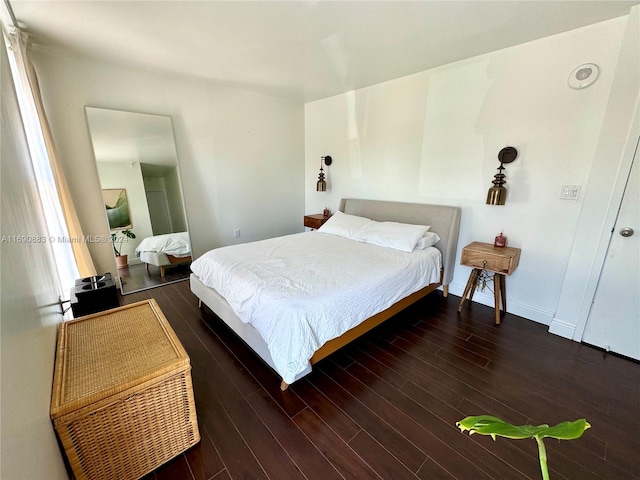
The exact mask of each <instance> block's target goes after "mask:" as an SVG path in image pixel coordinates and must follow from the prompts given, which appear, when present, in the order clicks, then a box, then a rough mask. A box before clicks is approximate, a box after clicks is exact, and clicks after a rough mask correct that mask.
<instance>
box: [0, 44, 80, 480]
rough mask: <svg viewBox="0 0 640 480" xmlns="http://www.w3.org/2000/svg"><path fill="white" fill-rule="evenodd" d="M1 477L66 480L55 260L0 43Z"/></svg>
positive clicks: (6, 479)
mask: <svg viewBox="0 0 640 480" xmlns="http://www.w3.org/2000/svg"><path fill="white" fill-rule="evenodd" d="M0 56H1V57H2V61H1V63H0V75H1V80H0V86H1V88H0V92H1V96H2V114H1V115H0V119H1V120H2V124H1V126H0V139H1V150H0V181H1V186H0V191H1V192H2V197H1V203H0V236H1V237H2V238H3V241H2V242H1V243H0V259H1V261H2V263H1V268H0V274H1V275H0V320H1V321H0V336H1V343H0V403H1V405H2V408H0V412H1V419H0V424H2V430H1V432H2V435H1V440H0V443H1V444H2V448H1V449H0V452H1V453H0V478H2V479H3V480H21V479H44V478H46V479H50V480H55V479H65V478H68V476H67V473H66V470H65V467H64V463H63V461H62V455H61V454H60V450H59V448H58V444H57V442H56V438H55V433H54V430H53V426H52V424H51V420H50V419H49V404H50V400H51V386H52V379H53V366H54V358H55V347H56V332H57V326H58V324H59V323H60V322H61V321H62V315H61V314H60V307H59V306H58V305H57V303H56V302H57V300H58V295H59V294H61V293H62V290H61V288H60V282H59V280H58V278H57V275H56V274H55V259H54V255H53V252H52V250H51V244H50V243H48V242H38V241H35V242H27V243H22V242H20V243H18V242H16V241H13V240H12V239H15V238H16V237H20V238H22V237H23V236H24V237H29V236H30V237H31V238H32V239H33V238H42V236H45V237H48V233H47V228H46V226H45V224H44V216H43V213H42V208H41V205H40V203H39V200H38V198H39V195H38V192H37V191H34V190H36V185H35V182H36V180H35V178H34V174H33V167H32V166H31V163H30V158H29V153H28V147H27V145H26V140H25V138H24V131H23V130H22V124H21V121H20V113H19V112H18V110H17V108H18V107H17V103H16V101H15V93H14V91H13V86H12V84H11V79H10V73H9V65H8V63H7V53H6V50H5V47H4V42H3V41H1V40H0Z"/></svg>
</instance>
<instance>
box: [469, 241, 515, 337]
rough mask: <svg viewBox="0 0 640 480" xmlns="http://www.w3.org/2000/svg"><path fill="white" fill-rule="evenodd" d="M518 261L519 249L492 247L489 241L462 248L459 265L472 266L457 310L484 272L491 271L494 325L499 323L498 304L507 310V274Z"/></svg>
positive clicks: (510, 272)
mask: <svg viewBox="0 0 640 480" xmlns="http://www.w3.org/2000/svg"><path fill="white" fill-rule="evenodd" d="M519 262H520V249H519V248H513V247H494V246H493V245H492V244H491V243H482V242H473V243H470V244H469V245H467V246H466V247H464V248H463V249H462V258H461V259H460V264H461V265H466V266H467V267H472V268H473V270H472V271H471V275H469V280H468V281H467V286H466V287H465V289H464V293H463V294H462V300H460V305H458V312H460V311H461V310H462V305H463V304H464V301H465V300H466V299H467V296H469V300H470V301H471V300H472V299H473V293H474V292H475V291H476V288H477V287H478V281H479V279H481V278H482V275H484V273H485V272H493V297H494V302H495V314H496V325H499V324H500V304H501V303H502V310H503V311H504V312H505V313H506V312H507V282H506V277H507V275H511V274H512V273H513V272H514V271H515V269H516V268H518V263H519Z"/></svg>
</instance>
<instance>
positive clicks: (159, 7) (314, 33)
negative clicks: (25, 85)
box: [9, 0, 640, 101]
mask: <svg viewBox="0 0 640 480" xmlns="http://www.w3.org/2000/svg"><path fill="white" fill-rule="evenodd" d="M9 3H10V6H11V7H12V9H13V12H14V14H15V17H16V18H17V20H18V24H19V26H20V27H22V28H23V29H24V30H26V31H27V32H29V33H31V34H32V36H33V41H34V43H36V44H39V45H42V46H46V47H56V48H61V49H66V50H70V51H73V52H75V53H77V54H80V55H84V56H88V57H92V58H96V59H101V60H104V61H108V62H115V63H118V64H123V65H135V66H137V67H141V68H149V69H158V70H162V71H166V72H174V73H179V74H182V75H189V76H194V77H200V78H206V79H210V80H215V81H218V82H222V83H224V84H228V85H233V86H236V87H242V88H250V89H257V90H260V91H263V92H266V93H270V94H275V95H279V96H284V97H288V98H292V99H295V100H298V101H312V100H316V99H319V98H323V97H327V96H331V95H335V94H338V93H343V92H345V91H349V90H352V89H356V88H362V87H365V86H369V85H373V84H376V83H380V82H384V81H387V80H391V79H393V78H398V77H401V76H404V75H409V74H412V73H416V72H419V71H422V70H427V69H429V68H433V67H437V66H440V65H444V64H447V63H451V62H454V61H457V60H461V59H464V58H469V57H473V56H476V55H479V54H482V53H487V52H491V51H494V50H499V49H502V48H506V47H510V46H513V45H517V44H521V43H525V42H528V41H531V40H535V39H538V38H542V37H545V36H549V35H553V34H557V33H560V32H564V31H568V30H571V29H574V28H579V27H582V26H585V25H588V24H592V23H597V22H600V21H604V20H608V19H611V18H615V17H619V16H623V15H626V14H628V13H629V10H630V8H631V6H632V5H634V4H637V3H640V0H633V1H626V0H625V1H617V0H607V1H581V0H570V1H560V0H558V1H526V0H521V1H520V0H511V1H451V0H449V1H402V0H396V1H367V0H360V1H323V0H316V1H308V0H299V1H237V0H236V1H188V0H181V1H141V2H138V1H93V0H90V1H82V0H80V1H78V0H74V1H57V0H46V1H32V0H9Z"/></svg>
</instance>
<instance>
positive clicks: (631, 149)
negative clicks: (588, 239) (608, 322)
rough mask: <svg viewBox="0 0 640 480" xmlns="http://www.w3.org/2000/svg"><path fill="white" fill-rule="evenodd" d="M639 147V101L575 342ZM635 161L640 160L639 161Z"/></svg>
mask: <svg viewBox="0 0 640 480" xmlns="http://www.w3.org/2000/svg"><path fill="white" fill-rule="evenodd" d="M638 148H640V100H639V101H638V102H636V108H635V114H634V118H633V124H632V126H631V129H630V130H629V135H628V136H627V142H626V145H625V148H624V153H623V155H622V158H621V161H620V163H619V164H618V171H617V174H616V180H615V184H614V186H613V189H612V191H611V196H610V198H609V204H608V207H607V213H606V217H605V222H604V225H603V227H604V228H602V234H601V235H600V238H599V240H598V247H597V250H596V251H597V254H596V256H595V258H594V266H595V265H597V268H594V269H593V271H592V273H593V275H591V276H590V277H589V279H588V282H587V285H586V289H585V295H584V297H583V299H582V302H581V304H580V310H579V314H578V318H577V322H576V326H575V330H574V332H573V340H575V341H578V342H580V341H582V337H583V335H584V331H585V329H586V328H587V321H588V320H589V313H590V312H591V306H592V305H593V302H594V301H595V296H596V291H597V289H598V283H599V282H600V276H601V275H602V269H603V268H604V264H605V262H606V260H607V253H608V251H609V244H610V243H611V238H612V237H613V235H615V226H616V221H617V219H618V212H619V211H620V207H621V205H622V200H623V198H624V191H625V187H626V185H627V181H628V179H629V175H630V173H631V167H632V165H633V160H634V157H635V156H636V154H638V155H640V152H638ZM636 161H639V160H638V159H636Z"/></svg>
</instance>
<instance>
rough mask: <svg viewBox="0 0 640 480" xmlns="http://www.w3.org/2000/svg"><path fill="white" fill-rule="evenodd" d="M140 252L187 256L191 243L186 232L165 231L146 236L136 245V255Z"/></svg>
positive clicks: (189, 253) (189, 252)
mask: <svg viewBox="0 0 640 480" xmlns="http://www.w3.org/2000/svg"><path fill="white" fill-rule="evenodd" d="M140 252H156V253H165V254H167V255H172V256H174V257H188V256H189V255H191V244H190V243H189V234H188V233H187V232H178V233H167V234H165V235H155V236H153V237H147V238H145V239H144V240H142V241H141V242H140V244H139V245H138V246H137V247H136V255H138V256H140Z"/></svg>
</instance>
